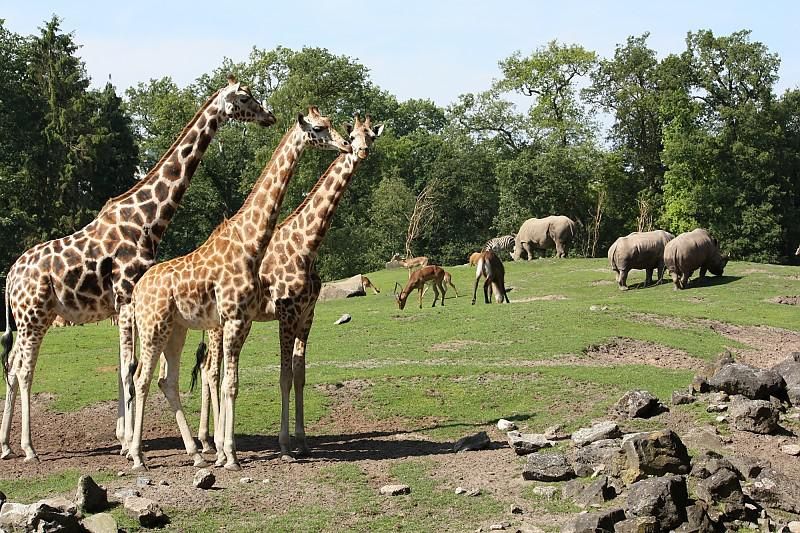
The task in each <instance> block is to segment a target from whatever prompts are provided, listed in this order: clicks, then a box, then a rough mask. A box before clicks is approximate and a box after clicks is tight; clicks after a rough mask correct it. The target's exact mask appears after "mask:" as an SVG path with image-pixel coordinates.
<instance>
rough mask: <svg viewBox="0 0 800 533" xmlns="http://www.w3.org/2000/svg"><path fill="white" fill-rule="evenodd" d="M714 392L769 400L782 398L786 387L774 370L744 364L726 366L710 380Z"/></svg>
mask: <svg viewBox="0 0 800 533" xmlns="http://www.w3.org/2000/svg"><path fill="white" fill-rule="evenodd" d="M708 384H709V386H710V387H711V389H712V390H717V391H724V392H727V393H728V394H741V395H742V396H745V397H746V398H749V399H751V400H768V399H769V397H770V396H776V397H781V396H782V395H781V391H782V389H783V388H784V387H785V383H784V381H783V378H782V377H781V376H780V374H778V373H777V372H775V371H774V370H766V369H763V368H755V367H752V366H749V365H745V364H742V363H730V364H727V365H724V366H723V367H722V368H720V369H719V371H718V372H717V373H716V374H714V375H713V376H712V377H711V379H709V380H708Z"/></svg>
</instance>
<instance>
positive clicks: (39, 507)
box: [25, 498, 80, 532]
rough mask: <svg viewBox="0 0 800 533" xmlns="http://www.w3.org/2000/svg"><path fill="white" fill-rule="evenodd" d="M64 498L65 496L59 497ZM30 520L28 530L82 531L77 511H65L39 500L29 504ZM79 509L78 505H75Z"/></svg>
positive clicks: (26, 525) (26, 526)
mask: <svg viewBox="0 0 800 533" xmlns="http://www.w3.org/2000/svg"><path fill="white" fill-rule="evenodd" d="M59 499H61V500H63V498H59ZM29 508H30V511H29V514H28V520H27V522H26V524H25V529H26V531H42V532H45V531H47V532H50V531H64V532H70V531H76V532H77V531H80V524H79V523H78V517H77V516H76V515H75V513H70V512H65V511H62V510H60V509H56V508H54V507H51V506H49V505H47V504H46V503H42V502H37V503H34V504H31V505H30V506H29ZM73 509H75V510H76V511H77V506H75V507H73Z"/></svg>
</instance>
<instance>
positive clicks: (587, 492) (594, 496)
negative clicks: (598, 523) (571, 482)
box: [572, 476, 617, 507]
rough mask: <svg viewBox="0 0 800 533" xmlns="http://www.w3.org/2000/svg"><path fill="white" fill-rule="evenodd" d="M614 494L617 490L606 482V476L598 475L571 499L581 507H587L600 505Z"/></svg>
mask: <svg viewBox="0 0 800 533" xmlns="http://www.w3.org/2000/svg"><path fill="white" fill-rule="evenodd" d="M576 481H577V480H576ZM616 495H617V491H616V489H615V488H614V487H613V486H612V485H611V484H610V483H609V482H608V476H598V477H597V478H596V479H595V480H594V481H592V482H591V483H589V484H588V485H586V486H585V487H582V488H581V489H580V490H578V491H577V493H576V494H575V495H574V496H573V497H572V499H573V500H574V501H575V503H577V504H578V505H580V506H581V507H588V506H590V505H602V504H603V503H605V502H607V501H608V500H611V499H613V498H614V497H615V496H616Z"/></svg>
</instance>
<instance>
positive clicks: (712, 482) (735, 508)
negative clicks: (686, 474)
mask: <svg viewBox="0 0 800 533" xmlns="http://www.w3.org/2000/svg"><path fill="white" fill-rule="evenodd" d="M695 493H696V494H697V497H698V498H700V499H701V500H703V501H705V502H706V503H707V504H708V505H709V506H714V507H715V508H717V509H719V510H720V511H722V513H723V514H724V515H725V519H726V520H731V519H737V518H744V515H745V508H744V494H742V486H741V485H740V484H739V478H738V477H737V476H736V474H735V473H734V472H733V471H732V470H729V469H727V468H720V469H719V470H717V471H716V472H715V473H714V474H713V475H711V476H710V477H707V478H706V479H703V480H702V481H700V482H699V483H698V484H697V486H696V487H695Z"/></svg>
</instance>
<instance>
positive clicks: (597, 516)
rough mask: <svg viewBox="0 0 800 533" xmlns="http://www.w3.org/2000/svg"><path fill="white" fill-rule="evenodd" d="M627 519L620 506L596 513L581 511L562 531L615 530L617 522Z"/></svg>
mask: <svg viewBox="0 0 800 533" xmlns="http://www.w3.org/2000/svg"><path fill="white" fill-rule="evenodd" d="M623 520H625V511H623V510H622V509H619V508H614V509H605V510H603V511H598V512H596V513H581V514H579V515H578V516H576V517H575V518H574V519H573V520H572V521H571V522H570V523H567V525H566V526H564V528H563V529H562V530H561V531H570V532H574V533H595V531H614V527H615V524H617V523H618V522H622V521H623Z"/></svg>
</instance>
